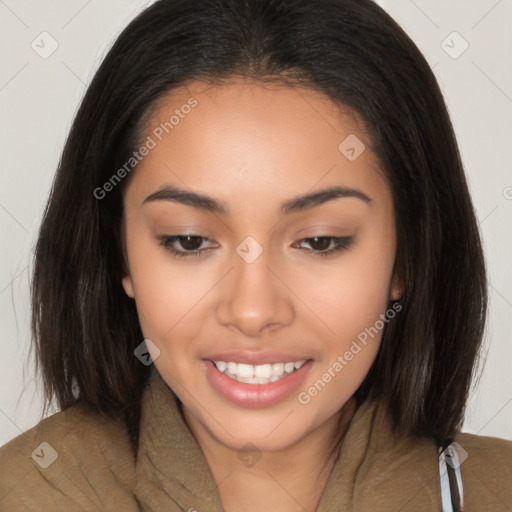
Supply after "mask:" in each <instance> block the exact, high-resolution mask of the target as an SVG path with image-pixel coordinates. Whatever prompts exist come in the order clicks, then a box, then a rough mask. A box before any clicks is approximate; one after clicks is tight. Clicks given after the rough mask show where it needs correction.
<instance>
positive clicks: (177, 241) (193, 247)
mask: <svg viewBox="0 0 512 512" xmlns="http://www.w3.org/2000/svg"><path fill="white" fill-rule="evenodd" d="M156 238H157V240H158V241H159V243H160V245H161V246H162V247H164V249H165V250H166V251H169V252H170V253H172V254H174V255H175V256H179V257H190V256H199V255H200V254H202V253H203V252H205V251H208V250H209V249H211V247H206V248H203V249H201V248H200V247H201V245H202V244H203V242H204V241H206V240H208V238H206V237H204V236H200V235H173V236H166V235H164V236H158V237H156Z"/></svg>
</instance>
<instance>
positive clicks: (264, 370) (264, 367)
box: [254, 364, 272, 379]
mask: <svg viewBox="0 0 512 512" xmlns="http://www.w3.org/2000/svg"><path fill="white" fill-rule="evenodd" d="M254 376H255V377H262V378H265V379H270V377H272V365H271V364H259V365H258V366H255V367H254Z"/></svg>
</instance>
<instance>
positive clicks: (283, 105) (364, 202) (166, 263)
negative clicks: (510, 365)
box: [123, 80, 398, 451]
mask: <svg viewBox="0 0 512 512" xmlns="http://www.w3.org/2000/svg"><path fill="white" fill-rule="evenodd" d="M166 123H167V124H166ZM362 128H363V127H362V125H361V124H358V122H357V119H356V118H355V117H351V116H346V115H345V116H342V115H341V113H340V111H339V109H336V108H335V107H334V105H333V103H332V102H331V101H330V100H329V99H327V98H326V97H325V96H323V95H320V94H318V93H315V92H312V91H310V90H307V89H303V88H298V89H293V88H289V87H284V86H276V85H266V86H265V87H263V86H261V85H255V84H249V83H247V82H244V81H242V80H237V81H236V82H233V83H231V84H226V85H217V86H209V87H207V86H206V85H205V84H202V83H199V82H193V83H191V84H190V85H189V86H188V87H187V88H185V87H182V88H180V89H176V90H174V91H172V92H171V93H170V94H168V95H167V96H166V97H165V98H164V100H163V101H162V102H161V104H160V107H159V108H158V110H156V111H155V112H154V113H153V116H152V118H151V120H150V121H149V123H148V125H147V127H146V133H145V135H144V137H143V143H144V145H145V148H146V149H145V150H144V149H141V150H140V151H138V155H137V159H139V160H140V163H139V165H138V167H137V170H136V171H134V173H133V175H132V176H130V181H129V183H128V186H127V188H126V191H125V196H124V203H125V213H124V219H123V237H124V241H125V249H126V258H127V261H126V263H127V268H128V271H129V274H127V275H126V276H125V277H124V279H123V286H124V289H125V291H126V293H127V294H128V295H129V296H130V297H133V298H134V299H135V301H136V305H137V311H138V315H139V320H140V325H141V328H142V332H143V333H144V336H145V338H146V339H149V340H151V342H152V344H154V345H153V346H156V347H157V348H158V350H153V351H152V353H153V355H154V357H155V361H154V364H155V365H156V368H157V369H158V371H159V373H160V374H161V375H162V377H163V379H164V380H165V381H166V382H167V383H168V385H169V386H170V387H171V388H172V389H173V390H174V392H175V393H176V394H177V395H178V397H179V398H180V400H181V402H182V404H183V410H184V414H185V416H186V418H187V421H188V423H189V425H191V427H192V428H193V429H194V430H198V429H202V430H203V431H207V432H209V434H210V435H212V436H213V437H214V438H216V439H217V440H218V441H219V442H221V443H222V444H223V445H225V446H227V447H231V448H233V449H240V448H241V447H243V446H244V445H246V443H248V442H251V443H252V444H253V445H255V446H256V447H257V448H258V449H259V450H262V451H263V450H271V451H273V450H279V449H284V448H286V447H287V446H291V445H292V444H293V443H295V442H297V441H299V440H301V439H303V438H305V437H306V436H307V435H308V434H310V433H312V432H313V431H315V430H316V429H318V428H319V427H322V426H324V425H327V424H328V423H329V422H331V423H332V421H333V419H334V418H335V416H336V413H337V412H338V411H339V410H340V409H341V408H342V407H343V405H344V404H345V403H346V402H347V401H348V400H349V399H350V397H351V396H352V395H353V393H354V392H355V391H356V389H357V388H358V386H359V385H360V384H361V382H362V381H363V380H364V378H365V376H366V374H367V373H368V370H369V368H370V366H371V365H372V362H373V361H374V359H375V356H376V354H377V351H378V348H379V344H380V340H381V334H382V328H383V326H384V325H385V323H386V322H387V321H389V318H391V316H394V313H395V312H394V311H393V310H392V313H393V314H392V315H388V314H387V312H386V310H387V308H388V304H389V303H388V301H389V299H390V298H392V299H396V298H397V297H398V295H397V292H396V290H395V288H396V286H395V285H397V284H398V282H397V280H396V279H395V278H394V276H393V275H392V274H393V265H394V261H395V251H396V236H395V226H394V210H393V203H392V197H391V191H390V188H389V185H388V183H387V182H386V180H385V179H384V178H383V175H382V173H381V171H380V170H379V169H378V165H379V164H378V162H377V160H376V157H375V155H374V154H373V153H372V151H371V149H370V147H369V144H370V141H369V140H368V138H367V137H366V136H365V134H364V132H363V131H362ZM347 137H348V139H347ZM362 144H364V145H365V146H363V145H362ZM165 187H168V190H164V189H165ZM329 189H338V191H337V192H332V193H328V192H326V191H327V190H329ZM344 189H346V190H345V192H343V191H344ZM162 190H163V191H162ZM156 192H159V194H156V195H155V193H156ZM178 192H179V193H178ZM322 192H323V194H320V193H322ZM185 194H186V195H185ZM195 194H197V195H198V196H196V195H195ZM319 194H320V195H319ZM199 196H201V197H199ZM187 235H188V236H190V238H187ZM173 237H176V238H173ZM315 237H319V238H315ZM336 248H338V249H339V250H338V251H335V252H331V253H330V254H322V253H326V252H327V251H329V250H330V249H336ZM172 250H175V251H178V252H179V254H180V255H175V254H173V252H172ZM187 253H188V255H187ZM388 311H389V310H388ZM141 342H142V340H141ZM134 348H135V347H134ZM158 351H159V353H158ZM157 354H158V355H157ZM304 360H305V361H306V363H304V364H303V365H302V366H300V364H301V363H300V362H303V361H304ZM220 361H223V362H220ZM213 362H215V363H213ZM224 363H226V364H224ZM286 363H288V364H286ZM291 363H299V364H297V365H294V364H291ZM141 364H142V363H141ZM216 366H217V367H218V368H217V367H216ZM296 366H297V367H298V368H295V367H296ZM224 367H226V368H225V369H224ZM221 370H224V373H221ZM227 372H229V373H227ZM235 379H238V380H243V379H257V380H249V381H247V380H246V382H239V381H238V380H235ZM260 379H261V380H260Z"/></svg>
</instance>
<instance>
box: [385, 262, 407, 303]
mask: <svg viewBox="0 0 512 512" xmlns="http://www.w3.org/2000/svg"><path fill="white" fill-rule="evenodd" d="M403 294H404V285H403V281H402V276H401V275H400V273H399V272H398V271H397V270H396V269H395V271H394V272H393V278H392V279H391V291H390V294H389V299H390V300H400V299H401V298H402V296H403Z"/></svg>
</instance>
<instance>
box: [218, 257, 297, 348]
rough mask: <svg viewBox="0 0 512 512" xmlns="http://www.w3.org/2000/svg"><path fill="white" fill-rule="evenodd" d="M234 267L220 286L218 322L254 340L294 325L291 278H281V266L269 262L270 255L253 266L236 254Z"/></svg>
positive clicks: (261, 258) (260, 258) (254, 262)
mask: <svg viewBox="0 0 512 512" xmlns="http://www.w3.org/2000/svg"><path fill="white" fill-rule="evenodd" d="M233 265H234V268H233V270H232V271H231V272H229V274H228V275H227V276H226V279H225V280H224V282H223V283H221V285H220V290H221V292H220V298H219V301H218V303H217V307H216V317H217V321H218V322H219V323H220V324H221V325H223V326H225V327H228V328H230V329H236V330H238V331H240V332H241V333H242V334H243V335H244V336H246V337H251V338H257V337H259V336H262V335H263V334H265V333H266V332H267V331H270V330H274V329H278V328H280V327H285V326H287V325H290V324H291V323H292V321H293V318H294V307H293V302H292V298H293V293H292V291H290V288H289V287H288V286H287V284H288V283H287V279H286V278H287V276H286V275H280V274H282V273H281V272H280V271H279V268H280V267H279V266H278V265H274V264H273V263H272V262H271V261H269V258H268V254H267V252H266V251H263V253H262V254H261V255H260V256H259V257H258V258H257V259H256V260H255V261H253V262H252V263H249V262H247V261H246V260H244V259H243V258H242V257H240V256H239V255H238V254H235V255H234V257H233ZM284 274H286V273H284Z"/></svg>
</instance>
